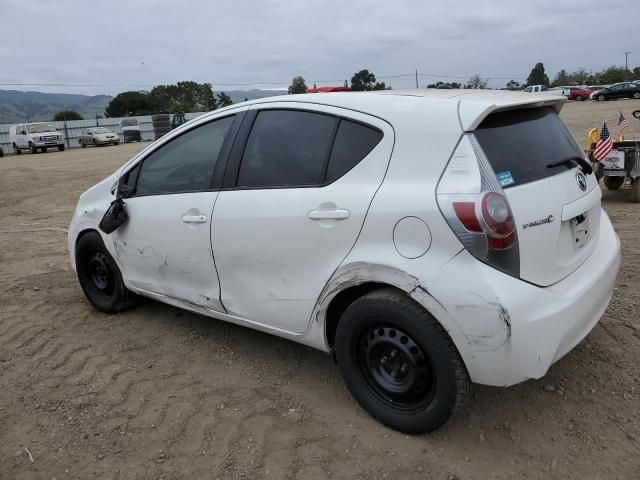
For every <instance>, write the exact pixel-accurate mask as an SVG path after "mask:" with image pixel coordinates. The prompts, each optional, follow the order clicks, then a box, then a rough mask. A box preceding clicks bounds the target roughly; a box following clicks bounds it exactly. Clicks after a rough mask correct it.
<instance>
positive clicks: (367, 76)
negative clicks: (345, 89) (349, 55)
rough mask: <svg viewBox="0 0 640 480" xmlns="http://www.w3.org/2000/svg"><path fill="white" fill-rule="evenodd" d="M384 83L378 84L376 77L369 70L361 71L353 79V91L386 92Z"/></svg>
mask: <svg viewBox="0 0 640 480" xmlns="http://www.w3.org/2000/svg"><path fill="white" fill-rule="evenodd" d="M385 88H386V85H385V84H384V82H382V83H376V76H375V75H374V74H373V73H372V72H369V70H366V69H365V70H360V71H359V72H357V73H354V75H353V77H351V90H353V91H355V92H363V91H367V90H384V89H385Z"/></svg>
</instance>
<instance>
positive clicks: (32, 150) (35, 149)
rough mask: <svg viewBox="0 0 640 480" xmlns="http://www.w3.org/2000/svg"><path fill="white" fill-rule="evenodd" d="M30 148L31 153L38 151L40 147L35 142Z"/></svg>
mask: <svg viewBox="0 0 640 480" xmlns="http://www.w3.org/2000/svg"><path fill="white" fill-rule="evenodd" d="M29 148H30V149H31V153H38V147H36V146H35V145H34V144H33V143H31V144H30V145H29Z"/></svg>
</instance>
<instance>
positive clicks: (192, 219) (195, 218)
mask: <svg viewBox="0 0 640 480" xmlns="http://www.w3.org/2000/svg"><path fill="white" fill-rule="evenodd" d="M182 221H183V222H184V223H206V222H207V216H206V215H202V214H200V215H190V214H186V215H183V216H182Z"/></svg>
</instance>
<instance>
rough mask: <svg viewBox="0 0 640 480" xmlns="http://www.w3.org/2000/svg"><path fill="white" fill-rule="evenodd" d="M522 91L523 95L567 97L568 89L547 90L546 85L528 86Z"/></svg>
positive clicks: (555, 88)
mask: <svg viewBox="0 0 640 480" xmlns="http://www.w3.org/2000/svg"><path fill="white" fill-rule="evenodd" d="M522 91H523V92H525V93H544V94H546V95H562V96H564V97H568V96H569V88H567V87H554V88H549V87H547V86H546V85H529V86H528V87H527V88H525V89H524V90H522Z"/></svg>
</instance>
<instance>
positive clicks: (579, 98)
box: [576, 95, 584, 102]
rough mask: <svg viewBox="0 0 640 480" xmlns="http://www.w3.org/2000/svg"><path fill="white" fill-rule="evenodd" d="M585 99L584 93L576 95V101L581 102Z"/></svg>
mask: <svg viewBox="0 0 640 480" xmlns="http://www.w3.org/2000/svg"><path fill="white" fill-rule="evenodd" d="M583 100H584V97H583V96H582V95H576V101H577V102H581V101H583Z"/></svg>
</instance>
